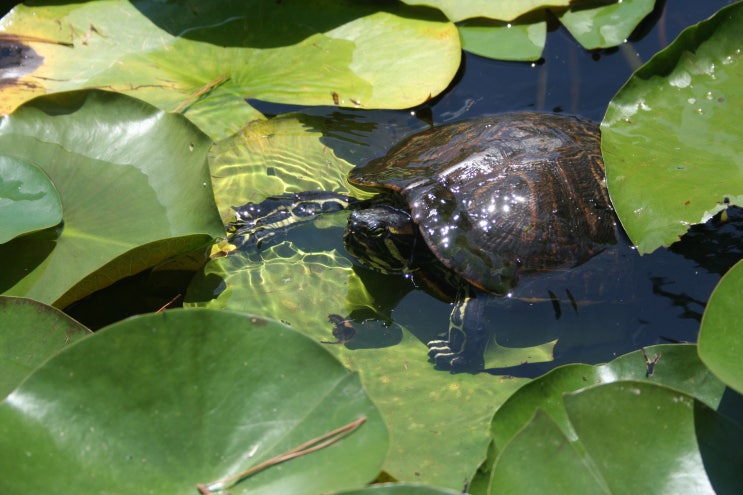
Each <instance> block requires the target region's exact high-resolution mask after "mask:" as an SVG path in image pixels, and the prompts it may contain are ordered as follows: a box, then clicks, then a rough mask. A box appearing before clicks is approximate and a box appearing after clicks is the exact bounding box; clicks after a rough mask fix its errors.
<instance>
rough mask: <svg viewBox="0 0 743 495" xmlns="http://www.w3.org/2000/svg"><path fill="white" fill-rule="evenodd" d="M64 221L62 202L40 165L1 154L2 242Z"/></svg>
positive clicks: (0, 208) (0, 200) (0, 209)
mask: <svg viewBox="0 0 743 495" xmlns="http://www.w3.org/2000/svg"><path fill="white" fill-rule="evenodd" d="M61 221H62V202H61V201H60V199H59V194H57V190H56V189H55V188H54V184H52V181H50V180H49V177H47V175H46V174H45V173H44V171H43V170H41V169H40V168H39V167H37V166H36V165H34V164H32V163H28V162H26V161H23V160H17V159H14V158H10V157H7V156H0V244H2V243H4V242H7V241H9V240H11V239H13V238H14V237H17V236H19V235H22V234H26V233H28V232H34V231H36V230H40V229H45V228H47V227H53V226H55V225H57V224H58V223H59V222H61Z"/></svg>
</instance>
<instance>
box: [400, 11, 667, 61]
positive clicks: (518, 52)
mask: <svg viewBox="0 0 743 495" xmlns="http://www.w3.org/2000/svg"><path fill="white" fill-rule="evenodd" d="M403 1H405V3H408V4H415V5H428V6H431V7H435V8H438V9H439V10H441V11H442V12H443V13H444V14H445V15H446V16H447V17H448V18H449V19H451V20H452V21H454V22H456V23H457V27H458V28H459V34H460V36H461V38H462V47H463V48H464V49H465V50H467V51H469V52H472V53H475V54H477V55H481V56H484V57H490V58H494V59H498V60H525V61H529V60H538V59H539V58H540V57H541V55H542V50H543V49H544V44H545V40H546V36H547V20H548V16H552V15H554V16H556V17H557V19H558V20H559V21H560V22H561V23H562V24H563V25H564V26H565V27H566V28H567V30H568V31H570V33H571V34H572V35H573V37H574V38H575V39H576V41H578V43H580V44H581V45H582V46H583V47H584V48H586V49H588V50H592V49H595V48H607V47H612V46H617V45H620V44H622V43H624V42H625V41H626V40H627V37H629V35H630V34H631V33H632V31H633V30H634V29H635V27H637V25H638V24H639V23H640V21H642V19H643V18H645V16H647V15H648V14H649V13H650V12H651V11H652V10H653V7H654V5H655V1H654V0H624V1H616V2H608V3H607V2H602V1H600V0H596V1H593V2H590V1H588V2H580V3H579V4H578V3H577V2H568V1H562V0H557V1H547V2H545V1H539V0H531V1H499V2H492V1H487V0H479V1H477V0H475V1H468V2H462V1H457V0H403Z"/></svg>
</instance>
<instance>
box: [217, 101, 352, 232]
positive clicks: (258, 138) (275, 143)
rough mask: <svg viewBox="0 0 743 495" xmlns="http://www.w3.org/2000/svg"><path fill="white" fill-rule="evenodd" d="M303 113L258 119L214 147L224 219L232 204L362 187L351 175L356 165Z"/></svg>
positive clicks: (221, 211)
mask: <svg viewBox="0 0 743 495" xmlns="http://www.w3.org/2000/svg"><path fill="white" fill-rule="evenodd" d="M302 117H304V118H305V119H308V118H309V117H307V116H302V115H300V114H284V115H279V116H277V117H274V118H272V119H268V120H262V121H255V122H251V123H250V124H248V125H246V126H245V127H243V128H242V129H241V130H240V132H238V133H237V134H235V135H233V136H230V137H229V138H226V139H224V140H222V141H220V142H218V143H216V144H215V145H214V146H212V148H211V149H210V150H209V167H210V169H211V172H212V177H213V179H212V181H213V184H214V195H215V197H216V199H217V205H218V206H219V212H220V215H221V216H222V219H223V221H224V222H225V223H227V222H229V221H230V220H234V215H233V214H232V210H231V207H232V206H241V205H243V204H245V203H247V202H254V203H258V202H260V201H263V200H264V199H266V197H268V196H273V195H280V194H283V193H296V192H302V191H335V192H339V193H349V192H351V190H353V191H354V195H356V196H358V195H359V193H360V191H358V190H357V189H355V188H352V186H351V185H350V184H349V183H348V181H347V180H346V177H347V175H348V172H349V171H350V170H351V169H352V168H353V165H352V164H350V163H348V162H347V161H346V160H343V159H342V158H339V157H338V156H336V155H335V153H334V152H333V150H332V149H331V148H329V147H328V146H327V145H325V144H323V142H322V141H321V138H322V137H323V133H322V132H321V131H320V130H318V129H316V128H313V127H311V126H309V125H308V124H307V123H305V122H303V120H302Z"/></svg>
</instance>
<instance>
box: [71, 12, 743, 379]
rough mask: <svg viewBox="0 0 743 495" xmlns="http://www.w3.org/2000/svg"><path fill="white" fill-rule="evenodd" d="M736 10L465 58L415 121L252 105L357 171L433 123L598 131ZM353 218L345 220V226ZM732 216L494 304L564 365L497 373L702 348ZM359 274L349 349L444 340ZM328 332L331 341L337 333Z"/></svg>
mask: <svg viewBox="0 0 743 495" xmlns="http://www.w3.org/2000/svg"><path fill="white" fill-rule="evenodd" d="M728 3H731V2H725V1H709V2H694V1H688V2H680V1H674V2H669V3H667V4H666V3H664V2H659V4H658V6H657V7H656V10H655V12H654V13H653V14H652V15H651V16H650V17H649V18H648V19H646V21H645V22H644V23H643V24H642V25H641V26H640V27H639V28H638V29H637V31H636V33H635V35H633V37H632V38H631V39H630V40H629V41H628V43H626V44H624V45H622V46H621V47H618V48H615V49H610V50H604V51H598V52H587V51H585V50H583V49H582V48H581V47H580V46H579V45H578V44H577V43H575V41H574V40H573V39H572V38H571V36H570V35H569V33H567V32H566V31H565V30H564V28H562V27H559V26H557V25H555V26H554V28H553V29H552V30H551V31H550V33H549V34H548V39H547V46H546V49H545V52H544V55H543V59H542V60H541V61H539V62H537V63H533V64H532V63H512V62H499V61H492V60H487V59H484V58H481V57H477V56H473V55H468V54H465V55H464V59H463V63H462V67H461V69H460V72H459V74H458V76H457V78H456V80H455V81H454V82H453V83H452V85H451V86H450V87H449V88H448V90H447V91H446V92H445V93H443V94H442V95H440V96H438V97H436V98H434V99H433V100H432V101H430V102H429V103H427V104H426V105H423V106H422V107H419V108H416V109H414V110H413V111H362V110H345V109H338V108H334V107H324V108H311V109H308V108H303V107H294V106H287V105H273V104H266V103H261V102H256V101H251V103H252V104H253V105H255V106H256V107H257V108H258V109H259V110H261V111H262V112H264V113H265V114H267V115H278V114H282V113H286V112H291V111H294V112H300V113H302V114H304V115H306V118H305V119H303V120H305V121H306V123H307V124H308V125H309V126H311V127H316V128H322V130H323V132H324V133H325V136H326V137H325V138H324V142H325V144H327V145H328V146H329V147H330V148H332V149H333V151H334V152H335V153H336V154H337V155H338V156H340V157H342V158H345V159H346V160H348V161H349V162H351V163H354V164H357V165H360V164H363V163H365V162H366V161H368V160H369V159H372V158H374V157H377V156H380V155H382V154H384V152H385V151H386V150H387V149H389V148H390V147H391V146H392V145H393V144H395V143H396V142H397V141H399V140H400V139H402V138H403V137H405V136H407V135H410V134H412V133H414V132H416V131H420V130H422V129H426V128H427V127H429V125H430V124H431V123H433V125H441V124H443V123H447V122H454V121H459V120H464V119H467V118H471V117H475V116H479V115H486V114H492V113H500V112H508V111H522V110H535V111H544V112H548V111H552V112H564V113H570V114H575V115H579V116H582V117H584V118H588V119H591V120H593V121H595V122H596V123H598V122H600V121H601V118H602V117H603V114H604V112H605V110H606V108H607V105H608V103H609V101H610V100H611V98H612V96H613V95H614V94H615V93H616V92H617V90H618V89H619V88H620V87H621V86H622V84H623V83H624V82H625V81H626V80H627V79H628V78H629V76H630V75H631V74H632V72H633V71H634V70H635V69H637V68H638V67H639V66H640V65H641V64H642V63H644V62H646V61H647V60H649V58H650V57H651V56H652V55H653V54H654V53H656V52H657V51H658V50H660V49H661V48H663V47H664V46H666V45H667V44H668V43H670V42H671V41H673V39H674V38H675V37H676V36H677V34H678V33H679V32H680V31H681V30H682V29H683V28H685V27H687V26H689V25H691V24H694V23H696V22H699V21H701V20H703V19H705V18H706V17H708V16H709V15H711V14H713V13H714V12H715V11H716V10H718V9H719V8H720V7H721V6H723V5H726V4H728ZM421 70H425V68H422V69H421ZM345 215H346V214H345V213H341V214H338V216H339V221H338V224H339V225H342V224H343V221H344V220H343V219H344V217H345ZM729 216H730V220H729V221H728V222H726V223H720V222H719V220H718V219H713V220H711V221H710V222H708V225H706V226H701V227H699V228H695V229H694V230H693V232H692V233H691V234H690V235H688V236H686V238H685V239H683V240H681V241H680V242H679V243H677V244H675V245H673V246H671V248H669V249H660V250H658V251H656V252H654V253H652V254H649V255H645V256H642V257H641V256H639V255H638V254H637V253H636V252H635V251H634V249H632V248H631V247H630V246H629V245H628V244H626V243H625V244H621V243H620V245H619V246H618V247H617V248H616V249H613V250H611V252H607V253H605V255H600V256H598V257H596V258H594V259H592V260H591V261H590V262H588V263H586V264H584V265H582V266H580V267H579V268H578V269H576V270H575V271H574V273H572V274H571V275H570V277H563V276H553V279H550V280H548V281H546V282H545V283H544V284H540V286H539V290H538V291H536V292H535V293H528V294H524V293H520V294H518V295H517V296H514V297H511V298H494V299H493V300H492V301H490V302H489V304H488V308H487V311H486V314H485V318H486V319H487V326H488V327H490V328H492V329H493V331H494V337H495V339H496V341H497V343H498V344H500V345H501V346H505V347H508V348H530V347H532V346H537V345H540V344H543V343H546V342H555V341H556V344H555V346H554V349H553V353H554V360H540V359H534V360H532V359H530V356H528V355H525V356H523V361H525V362H526V364H518V363H514V364H513V365H510V364H509V366H508V367H506V368H499V369H493V370H491V372H493V373H497V374H510V375H515V376H529V377H532V376H537V375H540V374H542V373H544V372H545V371H547V370H549V369H550V368H553V367H555V366H557V365H560V364H565V363H568V362H588V363H596V362H603V361H607V360H610V359H612V358H614V357H616V356H618V355H621V354H624V353H626V352H629V351H631V350H634V349H638V348H640V347H643V346H647V345H652V344H658V343H668V342H693V341H695V340H696V337H697V333H698V330H699V323H700V320H701V316H702V314H703V312H704V307H705V303H706V301H707V299H708V298H709V295H710V293H711V291H712V289H713V288H714V286H715V284H716V283H717V282H718V281H719V279H720V276H721V275H722V273H724V272H725V270H727V269H728V268H729V267H730V266H732V264H733V263H734V262H735V261H737V260H738V259H740V258H741V256H742V255H743V253H741V247H740V246H741V244H742V243H741V242H740V241H741V233H742V230H741V229H743V215H741V214H740V211H739V210H737V209H731V211H730V215H729ZM341 236H342V227H341V226H339V227H333V228H323V229H318V228H315V227H314V226H313V225H312V224H308V225H305V226H302V227H301V228H298V229H295V230H294V231H293V232H291V233H290V234H289V239H290V240H291V241H293V242H294V244H295V245H296V246H298V247H299V248H301V249H302V250H303V251H305V252H314V251H318V252H319V251H325V250H331V249H337V250H338V251H340V252H343V247H342V242H341ZM354 269H355V271H356V272H357V274H358V275H359V277H360V278H362V279H363V281H364V283H365V285H366V287H367V289H368V291H369V292H370V293H371V294H372V295H373V296H374V298H375V305H376V307H375V308H374V311H365V310H364V309H363V308H360V309H358V310H356V311H353V312H352V313H351V317H352V318H353V320H354V321H355V323H356V328H357V335H356V336H355V337H354V339H353V340H351V341H350V342H348V343H346V344H345V345H346V347H348V348H349V349H358V348H368V347H385V346H389V345H394V344H395V343H396V342H398V341H399V340H400V339H401V338H402V333H403V332H405V331H409V332H411V333H412V334H414V335H415V336H416V337H417V338H418V339H419V340H421V341H422V342H427V341H429V340H432V339H436V338H440V337H441V335H442V333H444V332H445V330H446V326H447V324H448V319H449V313H450V311H451V304H450V303H449V302H445V301H440V300H438V299H436V298H434V297H431V296H430V295H428V294H427V293H425V292H424V291H422V290H417V288H416V287H415V286H414V284H413V282H412V281H411V280H410V279H408V278H405V277H402V276H389V275H381V274H377V273H374V272H370V271H369V270H366V269H364V268H362V267H355V268H354ZM186 278H187V277H186ZM525 289H527V288H525ZM166 300H167V299H166ZM91 301H94V299H91V300H90V301H87V302H83V303H81V304H79V305H78V306H77V307H76V308H73V309H72V310H71V312H72V313H73V315H74V316H75V317H77V318H79V319H81V320H82V321H83V322H87V321H86V320H87V318H86V316H87V315H88V314H90V312H91V308H92V307H93V306H96V305H97V304H98V303H95V302H91ZM119 303H120V301H117V304H119ZM108 308H109V310H110V309H111V305H109V306H108ZM132 312H139V311H132ZM380 315H382V316H380ZM122 316H124V314H122ZM89 324H90V323H89ZM91 326H96V325H95V324H92V325H91ZM327 327H328V337H329V338H330V337H331V335H330V332H331V328H332V325H330V324H327ZM421 352H424V350H423V349H422V351H421ZM487 366H488V364H487V362H486V367H487Z"/></svg>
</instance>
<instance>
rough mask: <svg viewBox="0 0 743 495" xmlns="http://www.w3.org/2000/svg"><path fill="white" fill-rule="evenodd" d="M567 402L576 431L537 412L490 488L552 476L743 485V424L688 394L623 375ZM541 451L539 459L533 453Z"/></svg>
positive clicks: (525, 485)
mask: <svg viewBox="0 0 743 495" xmlns="http://www.w3.org/2000/svg"><path fill="white" fill-rule="evenodd" d="M564 402H565V409H566V411H567V417H568V419H569V421H570V424H571V425H572V427H573V428H574V431H575V436H570V435H565V434H564V432H563V431H561V429H560V428H558V427H557V426H556V425H555V424H554V423H552V422H551V420H550V419H549V417H548V416H547V415H546V414H545V413H537V414H536V416H535V418H534V420H532V421H531V422H530V423H529V424H528V425H527V426H526V427H525V428H524V429H523V430H521V432H519V433H518V434H517V435H516V436H515V437H514V438H513V439H512V440H511V442H509V443H508V445H506V447H505V449H504V450H503V452H502V454H501V455H500V456H499V458H498V460H497V461H496V463H495V466H494V468H493V474H492V477H491V485H490V490H491V492H493V493H498V492H513V491H517V490H518V491H521V490H524V491H530V490H531V489H532V488H536V487H538V486H539V484H540V481H541V480H544V479H545V477H547V476H548V478H546V479H549V480H550V481H551V482H552V486H554V487H557V490H556V492H557V493H587V494H588V493H679V492H684V493H737V492H740V490H741V489H743V482H742V481H741V478H740V472H739V470H740V463H741V461H742V460H743V454H741V451H740V448H739V446H740V442H741V441H743V428H741V426H740V425H738V424H736V423H733V422H732V421H730V420H728V419H727V418H725V417H724V416H722V415H720V414H718V413H716V412H715V411H714V410H712V409H710V408H708V407H707V406H705V405H704V404H702V403H701V402H699V401H697V400H695V399H694V398H692V397H691V396H689V395H687V394H684V393H682V392H679V391H678V390H675V389H672V388H669V387H665V386H661V385H656V384H653V383H648V382H642V381H619V382H614V383H608V384H604V385H598V386H594V387H588V388H585V389H582V390H580V391H577V392H575V393H572V394H568V395H566V396H565V398H564ZM535 450H537V451H539V453H538V454H537V457H536V458H535V457H532V456H528V455H527V454H528V453H529V452H535ZM535 459H536V462H535ZM519 461H521V462H519ZM572 480H576V481H578V482H577V483H576V484H575V485H573V484H572V483H571V482H572ZM560 487H562V488H563V489H562V490H561V489H559V488H560Z"/></svg>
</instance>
